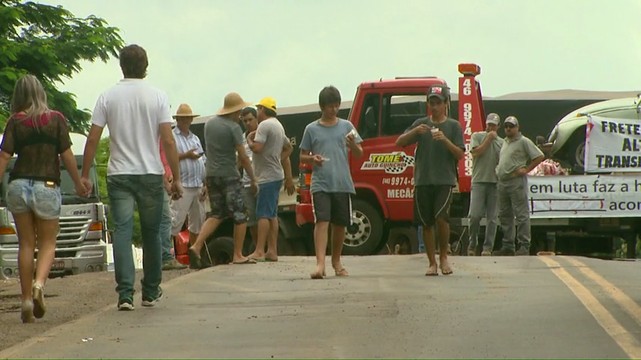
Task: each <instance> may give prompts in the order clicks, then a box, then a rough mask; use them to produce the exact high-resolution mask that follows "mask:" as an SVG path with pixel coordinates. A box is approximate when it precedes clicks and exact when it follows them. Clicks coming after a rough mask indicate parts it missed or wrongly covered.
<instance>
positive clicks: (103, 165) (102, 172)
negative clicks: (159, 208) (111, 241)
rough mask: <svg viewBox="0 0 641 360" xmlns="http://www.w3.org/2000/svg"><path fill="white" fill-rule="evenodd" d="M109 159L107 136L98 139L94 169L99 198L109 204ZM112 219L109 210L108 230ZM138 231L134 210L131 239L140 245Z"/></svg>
mask: <svg viewBox="0 0 641 360" xmlns="http://www.w3.org/2000/svg"><path fill="white" fill-rule="evenodd" d="M108 161H109V138H104V139H101V140H100V143H99V144H98V149H97V150H96V170H97V172H98V190H99V192H100V198H101V199H102V202H103V203H105V204H109V196H108V194H107V162H108ZM111 224H113V219H112V217H111V211H110V212H109V215H108V218H107V225H108V226H109V230H113V226H112V225H111ZM141 234H142V233H141V231H140V217H139V216H138V211H137V210H136V211H134V229H133V234H132V241H133V243H134V245H136V246H140V245H141V239H142V235H141Z"/></svg>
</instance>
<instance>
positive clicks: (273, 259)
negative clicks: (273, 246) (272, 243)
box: [265, 252, 278, 262]
mask: <svg viewBox="0 0 641 360" xmlns="http://www.w3.org/2000/svg"><path fill="white" fill-rule="evenodd" d="M265 261H271V262H276V261H278V255H276V254H272V253H270V252H267V253H266V254H265Z"/></svg>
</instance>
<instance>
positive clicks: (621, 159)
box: [585, 116, 641, 172]
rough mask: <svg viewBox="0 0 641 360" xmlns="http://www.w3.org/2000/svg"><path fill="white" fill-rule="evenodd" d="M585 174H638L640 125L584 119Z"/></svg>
mask: <svg viewBox="0 0 641 360" xmlns="http://www.w3.org/2000/svg"><path fill="white" fill-rule="evenodd" d="M585 171H586V172H610V171H617V172H638V171H641V122H639V121H637V120H629V119H613V118H604V117H599V116H588V124H587V127H586V130H585Z"/></svg>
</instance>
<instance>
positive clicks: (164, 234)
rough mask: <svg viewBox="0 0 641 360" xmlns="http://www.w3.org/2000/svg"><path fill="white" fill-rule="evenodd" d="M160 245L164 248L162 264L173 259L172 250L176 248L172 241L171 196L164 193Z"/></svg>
mask: <svg viewBox="0 0 641 360" xmlns="http://www.w3.org/2000/svg"><path fill="white" fill-rule="evenodd" d="M158 236H160V244H161V246H162V262H167V261H169V260H171V259H173V258H174V257H173V255H171V248H172V247H173V246H174V244H172V241H171V208H170V207H169V195H167V192H166V191H163V204H162V219H161V220H160V231H159V232H158Z"/></svg>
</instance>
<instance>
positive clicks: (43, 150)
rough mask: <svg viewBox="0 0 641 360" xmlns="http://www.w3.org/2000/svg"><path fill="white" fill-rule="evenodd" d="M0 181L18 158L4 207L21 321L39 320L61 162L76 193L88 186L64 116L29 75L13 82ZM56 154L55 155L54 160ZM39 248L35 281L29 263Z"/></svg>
mask: <svg viewBox="0 0 641 360" xmlns="http://www.w3.org/2000/svg"><path fill="white" fill-rule="evenodd" d="M0 149H1V151H0V179H2V177H3V176H4V172H5V170H6V168H7V164H8V163H9V160H10V159H11V157H12V156H13V155H14V154H16V155H17V159H16V162H15V165H14V167H13V170H12V171H11V174H10V175H9V186H8V187H7V208H8V209H9V211H11V214H12V215H13V219H14V221H15V225H16V232H17V234H18V242H19V245H18V268H19V273H20V287H21V290H22V312H21V314H22V322H23V323H30V322H33V321H34V316H35V317H36V318H41V317H43V316H44V314H45V311H46V307H45V303H44V285H45V282H46V280H47V278H48V277H49V270H50V269H51V264H52V263H53V260H54V256H55V250H56V236H57V235H58V230H59V227H58V218H59V217H60V206H61V203H62V200H61V195H60V160H59V158H62V161H63V162H64V165H65V168H66V169H67V171H68V172H69V175H70V176H71V179H72V180H73V182H74V183H75V185H76V192H77V193H78V195H81V196H87V195H88V193H89V191H90V189H91V184H83V183H82V182H81V180H80V175H79V174H78V167H77V164H76V158H75V157H74V155H73V153H72V152H71V139H70V138H69V130H68V128H67V121H66V120H65V118H64V116H63V115H62V114H61V113H59V112H57V111H53V110H49V108H48V107H47V95H46V94H45V92H44V89H43V87H42V84H41V83H40V81H38V79H37V78H36V77H35V76H33V75H25V76H24V77H22V78H20V79H19V80H18V82H17V83H16V87H15V89H14V91H13V98H12V99H11V117H10V118H9V120H7V126H6V127H5V129H4V136H3V138H2V144H0ZM59 155H60V157H59ZM36 245H37V246H38V259H37V261H36V273H35V281H34V279H33V277H34V271H33V270H34V269H33V266H34V265H33V259H34V252H35V247H36Z"/></svg>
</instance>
